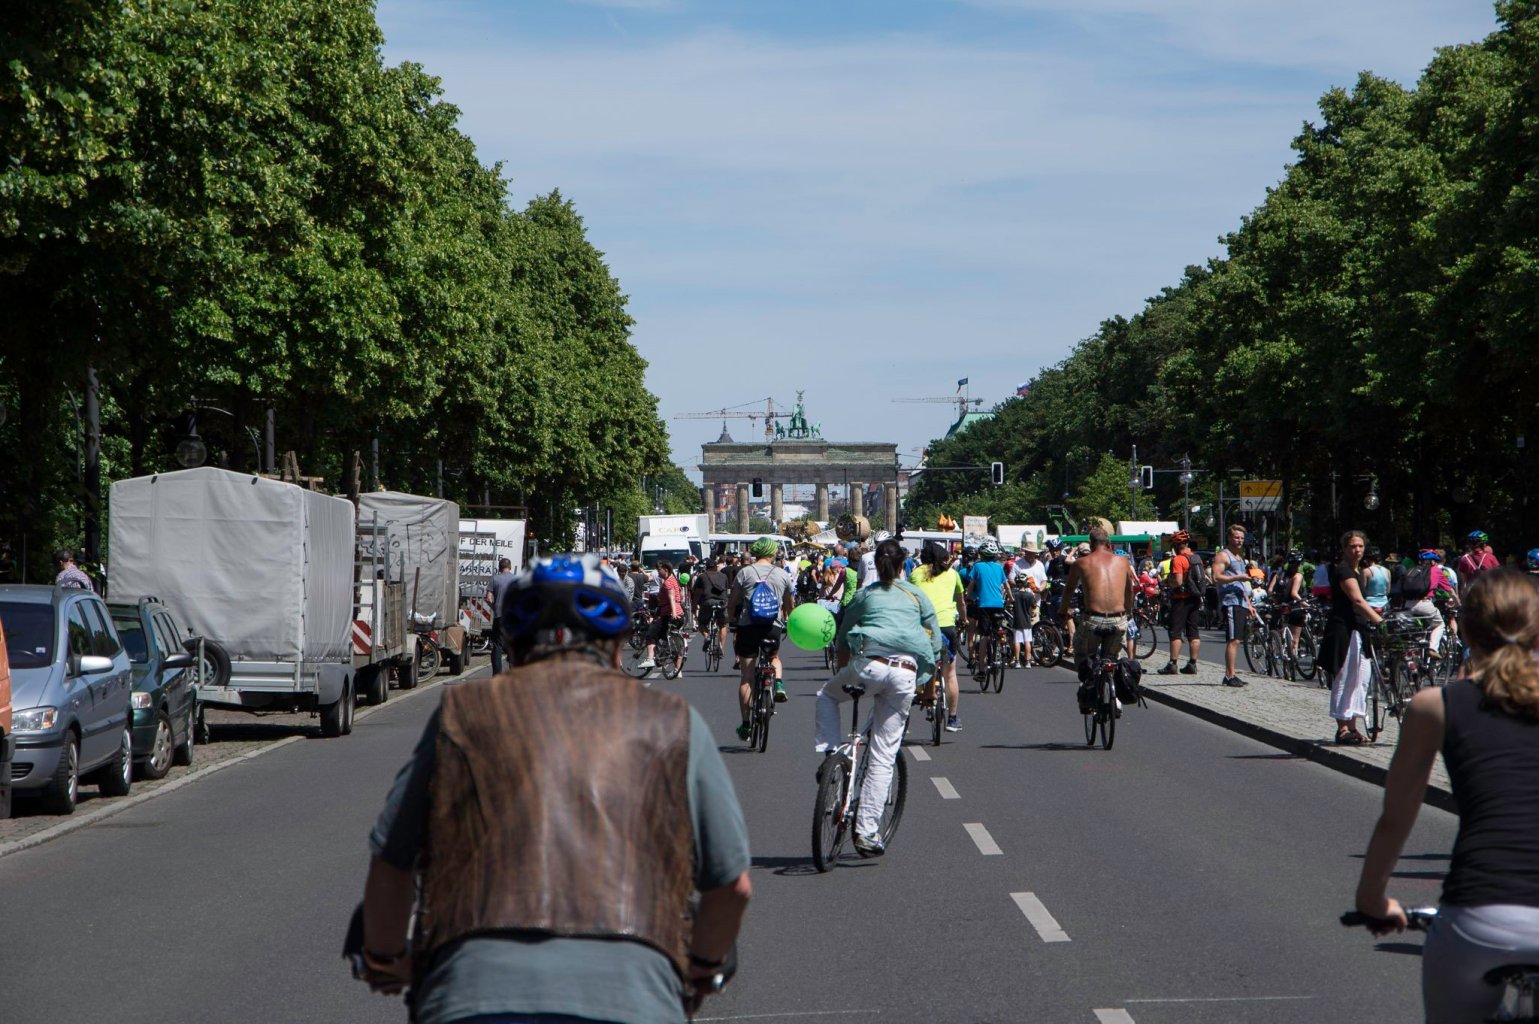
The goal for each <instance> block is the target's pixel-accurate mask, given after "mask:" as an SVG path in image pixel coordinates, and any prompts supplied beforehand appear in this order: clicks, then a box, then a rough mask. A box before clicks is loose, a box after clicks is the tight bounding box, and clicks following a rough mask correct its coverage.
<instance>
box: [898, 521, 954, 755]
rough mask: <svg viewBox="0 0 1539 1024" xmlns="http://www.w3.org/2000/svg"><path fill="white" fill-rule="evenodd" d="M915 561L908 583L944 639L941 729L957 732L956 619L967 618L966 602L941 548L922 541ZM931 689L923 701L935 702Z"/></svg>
mask: <svg viewBox="0 0 1539 1024" xmlns="http://www.w3.org/2000/svg"><path fill="white" fill-rule="evenodd" d="M919 557H920V559H921V563H920V564H919V565H917V566H915V567H914V571H913V572H911V573H909V575H908V579H909V582H910V583H912V584H913V585H914V586H916V587H918V588H919V589H920V591H921V592H922V593H923V594H924V595H925V596H926V597H928V598H929V599H930V604H931V606H933V607H934V608H935V621H936V622H937V623H939V624H940V631H941V633H942V634H943V635H944V636H945V637H946V653H945V655H944V658H943V665H942V668H941V683H942V685H944V686H945V687H946V706H947V707H949V708H950V709H951V712H950V714H948V715H947V716H946V722H945V727H946V730H947V731H948V732H957V731H958V730H960V729H961V728H962V720H961V719H960V718H958V717H957V714H956V710H957V700H958V698H959V687H958V686H957V618H958V617H959V616H960V617H962V618H964V619H965V618H966V617H967V598H966V597H965V596H963V594H962V577H960V576H958V575H957V571H956V570H955V569H952V568H951V567H950V566H951V555H950V554H948V553H947V551H946V546H945V545H944V544H941V543H940V542H939V541H933V540H927V541H925V542H924V547H923V548H922V549H921V550H920V552H919ZM934 686H935V684H934V683H933V682H932V683H929V684H928V685H927V686H926V688H925V697H926V699H928V700H934V699H935V693H934Z"/></svg>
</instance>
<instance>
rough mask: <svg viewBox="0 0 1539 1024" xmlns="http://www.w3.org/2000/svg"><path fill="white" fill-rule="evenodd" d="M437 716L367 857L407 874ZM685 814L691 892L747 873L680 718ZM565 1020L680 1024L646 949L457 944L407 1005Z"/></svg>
mask: <svg viewBox="0 0 1539 1024" xmlns="http://www.w3.org/2000/svg"><path fill="white" fill-rule="evenodd" d="M437 741H438V713H437V712H434V714H433V717H432V718H431V719H430V720H429V721H428V724H427V728H426V729H424V730H423V733H422V738H421V740H419V741H418V743H417V747H416V749H415V750H414V751H413V752H412V756H411V759H410V760H409V761H407V762H406V764H405V766H404V767H402V768H401V771H400V773H399V774H397V775H396V777H395V783H394V784H393V785H392V786H391V788H390V794H389V796H387V797H386V799H385V808H384V810H383V811H381V812H380V816H379V820H378V821H377V822H376V823H375V825H374V830H373V832H371V833H370V834H369V848H370V850H371V852H373V853H374V855H375V856H377V857H379V858H381V859H382V860H384V861H385V862H386V863H388V864H390V865H392V866H393V867H397V868H400V869H401V870H403V871H409V870H411V869H412V867H413V865H415V863H416V861H417V856H418V854H419V853H420V852H421V850H422V842H423V837H424V834H425V832H426V828H427V812H428V791H429V789H430V785H431V782H432V776H433V762H434V754H435V748H436V744H437ZM688 772H689V783H688V789H689V813H690V821H691V824H692V826H693V829H694V840H695V887H696V888H697V889H699V890H701V891H705V890H708V889H716V888H719V887H721V886H723V885H728V884H730V883H731V882H733V881H735V880H736V879H737V877H738V876H739V875H741V874H742V873H743V872H744V871H746V870H748V865H749V854H748V829H747V826H746V825H745V824H744V822H743V811H742V808H741V807H740V806H739V805H738V802H737V794H736V793H735V792H734V790H733V788H732V779H731V777H730V776H728V774H727V767H726V765H725V764H723V763H722V760H721V754H720V752H719V751H718V750H717V748H716V741H715V739H713V738H712V736H711V731H710V728H709V727H708V726H707V725H706V724H705V720H704V719H702V718H701V717H700V715H699V713H698V712H696V711H695V709H694V708H690V711H689V769H688ZM536 1013H545V1014H566V1015H569V1016H573V1017H582V1018H588V1019H592V1020H603V1021H617V1022H622V1024H681V1022H683V1020H684V1004H683V995H682V993H681V990H680V987H679V980H678V975H677V974H676V973H675V972H674V969H673V964H672V963H671V962H670V961H669V959H668V958H667V957H665V956H664V955H663V954H662V953H659V952H658V951H657V950H655V949H653V948H652V947H651V946H646V945H643V944H641V943H639V942H630V941H627V940H624V939H565V938H550V937H545V936H539V935H533V934H530V935H527V936H522V937H517V938H515V937H503V938H495V939H492V938H486V939H467V940H465V941H464V942H462V943H460V944H459V945H458V946H457V947H456V948H455V949H454V950H453V951H452V952H451V953H448V954H447V955H444V956H441V957H440V958H439V960H438V963H437V964H435V965H434V967H433V969H432V970H431V971H429V972H428V975H427V977H426V978H425V979H424V980H423V983H422V985H421V992H420V993H419V994H418V998H417V1017H416V1019H417V1024H447V1022H451V1021H457V1020H461V1019H464V1018H467V1017H477V1016H483V1015H512V1014H536Z"/></svg>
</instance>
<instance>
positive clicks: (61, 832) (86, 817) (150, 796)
mask: <svg viewBox="0 0 1539 1024" xmlns="http://www.w3.org/2000/svg"><path fill="white" fill-rule="evenodd" d="M483 671H484V672H487V673H490V671H491V666H490V665H489V664H488V665H483V666H481V668H478V669H471V670H470V671H468V672H465V673H462V674H460V675H458V676H454V677H453V679H454V680H455V681H459V680H464V679H467V678H470V677H472V676H474V675H475V674H476V673H478V672H483ZM449 681H450V680H448V679H435V680H433V681H432V682H430V683H425V684H423V685H421V686H418V687H415V688H414V689H411V690H401V691H397V692H395V693H392V694H391V695H390V699H389V700H387V701H386V702H385V703H383V704H373V705H370V706H368V707H365V708H359V709H358V710H357V711H356V712H355V713H354V714H353V721H354V722H357V721H358V720H359V719H363V718H367V717H369V716H370V715H372V714H374V713H375V712H376V711H383V710H384V709H385V708H388V707H393V706H394V705H395V704H396V703H397V702H399V701H407V700H411V699H412V698H413V697H420V696H421V695H422V694H424V693H428V692H431V691H432V690H436V689H437V688H439V687H440V686H443V685H444V684H445V683H446V682H449ZM307 738H308V737H305V736H289V737H287V738H285V739H281V740H278V741H276V742H274V743H271V744H269V745H267V746H265V747H262V748H260V749H257V750H248V751H247V752H246V753H244V754H239V755H237V756H235V757H232V758H229V759H228V760H224V761H219V762H217V763H215V764H211V765H208V766H207V767H205V768H196V769H194V770H193V771H190V772H188V773H187V774H186V775H183V776H182V777H181V778H179V779H176V780H174V781H172V782H168V783H166V784H165V785H164V786H157V787H156V788H155V789H152V790H150V791H149V792H147V793H139V794H136V795H133V796H128V797H125V798H123V799H121V800H114V801H113V802H112V803H110V804H107V805H105V806H102V807H97V808H95V809H94V810H90V811H87V812H85V813H84V814H77V815H73V816H72V817H70V818H69V820H67V821H61V822H59V823H58V824H57V825H53V826H51V827H49V828H45V829H43V831H41V832H35V833H33V834H32V835H30V836H25V837H23V838H21V839H14V840H11V841H10V842H6V843H0V858H4V857H8V856H10V855H11V854H13V853H20V852H21V851H22V850H30V849H32V848H33V847H34V846H41V845H42V844H43V843H46V842H48V841H50V840H52V839H58V838H59V837H60V836H67V835H69V834H70V833H71V832H78V831H80V830H81V829H83V828H89V827H90V826H92V825H94V824H96V823H97V822H99V821H104V820H106V819H107V818H110V817H112V816H113V815H116V814H121V813H122V812H124V811H126V810H129V809H131V808H134V807H138V806H139V805H140V804H142V803H147V802H148V801H150V800H154V799H155V798H156V797H159V796H164V795H165V794H167V793H174V792H176V791H177V790H179V789H181V788H182V787H183V786H186V785H189V784H191V783H194V782H200V781H202V780H203V779H206V778H208V777H209V776H210V775H213V774H215V773H217V772H221V771H223V770H224V769H226V768H230V767H232V766H234V765H238V764H244V763H245V762H247V761H250V760H251V759H253V758H257V757H261V756H262V755H263V754H270V753H272V752H273V751H274V750H279V749H281V748H283V747H286V746H288V745H289V744H290V743H296V742H298V741H299V740H302V739H307Z"/></svg>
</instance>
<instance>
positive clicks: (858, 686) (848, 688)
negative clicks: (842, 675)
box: [840, 683, 866, 697]
mask: <svg viewBox="0 0 1539 1024" xmlns="http://www.w3.org/2000/svg"><path fill="white" fill-rule="evenodd" d="M840 689H841V690H843V691H844V692H845V693H847V694H849V695H850V696H851V697H861V696H864V695H865V692H866V684H865V683H845V684H844V685H843V686H841V687H840Z"/></svg>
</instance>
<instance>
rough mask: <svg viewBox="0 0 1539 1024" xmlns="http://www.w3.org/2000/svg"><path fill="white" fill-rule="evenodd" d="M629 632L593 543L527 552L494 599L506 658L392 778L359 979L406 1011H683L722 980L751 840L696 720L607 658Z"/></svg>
mask: <svg viewBox="0 0 1539 1024" xmlns="http://www.w3.org/2000/svg"><path fill="white" fill-rule="evenodd" d="M629 629H630V608H629V601H628V598H627V596H626V595H625V593H624V592H623V591H622V590H621V588H620V585H619V583H618V582H617V581H614V580H612V579H610V578H608V577H607V576H606V575H605V574H604V573H603V572H602V571H601V570H600V569H599V567H598V559H597V557H596V556H593V555H583V556H576V555H560V556H557V557H556V558H554V559H549V560H540V561H538V562H536V563H535V565H534V566H533V568H531V569H530V570H529V571H528V572H525V573H523V574H522V575H521V576H520V577H519V579H518V581H517V583H516V584H515V585H514V587H513V588H512V589H511V590H510V591H509V593H508V595H507V598H506V601H505V604H504V608H503V614H502V637H503V639H504V641H505V643H506V645H507V647H508V653H509V655H510V657H511V660H512V665H513V667H512V668H511V670H510V671H509V672H507V673H506V674H504V675H502V676H498V677H496V678H494V679H488V680H483V681H482V682H480V683H477V684H476V685H474V686H458V687H452V688H450V689H448V690H446V691H445V692H444V695H443V698H442V705H441V706H440V708H439V709H438V710H437V711H436V712H434V714H433V717H432V718H431V719H430V720H429V722H428V725H427V728H426V729H425V730H424V731H423V734H422V739H421V740H420V741H419V742H418V744H417V747H416V750H415V751H414V752H413V754H412V756H411V758H410V760H408V761H407V763H406V766H405V767H404V768H402V770H401V772H400V774H398V775H397V776H396V779H395V783H394V785H393V786H392V787H391V790H390V794H389V796H388V797H387V799H386V803H385V808H384V810H383V812H382V813H381V814H380V817H379V820H378V822H377V824H376V825H375V827H374V830H373V832H372V833H371V834H370V837H369V844H370V848H371V850H372V853H373V858H372V860H371V862H370V865H369V876H368V882H367V885H366V887H365V894H364V913H363V925H364V928H363V930H364V943H363V949H364V952H363V957H364V974H363V977H364V980H366V981H368V982H369V984H370V986H371V987H373V988H375V989H376V990H378V991H382V992H386V993H397V992H399V991H401V989H402V988H403V987H405V986H407V985H410V987H411V990H412V991H411V997H410V998H411V1003H412V1008H413V1019H414V1020H415V1021H416V1024H451V1022H461V1021H470V1020H475V1021H487V1020H497V1021H532V1020H558V1019H559V1020H567V1019H580V1020H584V1021H594V1022H618V1021H637V1020H648V1021H652V1020H656V1021H672V1022H679V1024H682V1022H683V1021H684V1020H685V1017H686V1014H687V1013H693V1011H694V1010H695V1009H696V1008H698V1005H699V1001H700V999H701V998H702V996H703V995H704V994H706V993H707V992H710V991H716V990H719V987H720V985H721V984H722V980H723V975H722V969H723V963H724V960H725V958H726V957H727V955H728V952H729V950H730V948H731V946H732V943H733V940H734V939H735V937H736V935H737V931H738V927H739V924H740V923H741V920H742V916H743V912H744V909H745V907H746V906H747V903H748V900H749V897H750V895H751V893H752V886H751V883H750V881H749V876H748V868H749V854H748V834H747V830H746V828H745V827H744V824H743V814H742V810H741V808H740V807H739V805H738V802H737V798H736V796H735V795H734V794H733V789H732V781H731V779H730V777H729V776H728V775H727V771H726V767H725V766H724V765H723V764H722V761H721V755H720V754H719V753H718V752H717V748H716V743H715V741H714V740H713V739H712V737H711V733H710V729H709V727H707V726H706V724H705V722H704V721H703V720H702V719H701V718H700V716H699V714H698V713H696V712H695V711H693V710H691V709H690V707H689V705H688V704H687V703H686V702H685V701H684V700H683V698H681V697H679V696H677V695H675V694H670V693H666V692H664V691H662V690H655V689H649V688H647V687H642V686H637V685H636V683H635V680H634V679H632V678H631V677H629V676H627V675H625V674H623V673H622V672H620V671H619V665H620V644H621V642H622V641H623V638H624V637H625V636H626V634H627V633H628V631H629ZM595 730H598V731H597V732H595ZM595 735H599V736H602V737H603V742H601V743H594V742H593V737H594V736H595ZM574 794H580V795H581V800H580V801H579V802H578V803H577V804H576V807H575V809H574V801H573V795H574ZM419 882H420V886H421V891H420V896H419V893H418V884H419ZM695 891H698V892H699V893H700V894H701V895H700V900H699V907H698V909H697V910H696V911H695V912H694V913H693V915H691V913H690V906H689V904H690V899H691V895H692V893H693V892H695ZM551 893H559V894H560V895H561V899H559V900H551V899H549V898H548V897H549V895H550V894H551ZM414 904H415V905H416V908H417V912H416V915H415V919H416V925H415V928H414V929H412V931H411V933H410V934H409V933H408V922H410V921H412V919H413V916H414V915H413V907H414Z"/></svg>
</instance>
